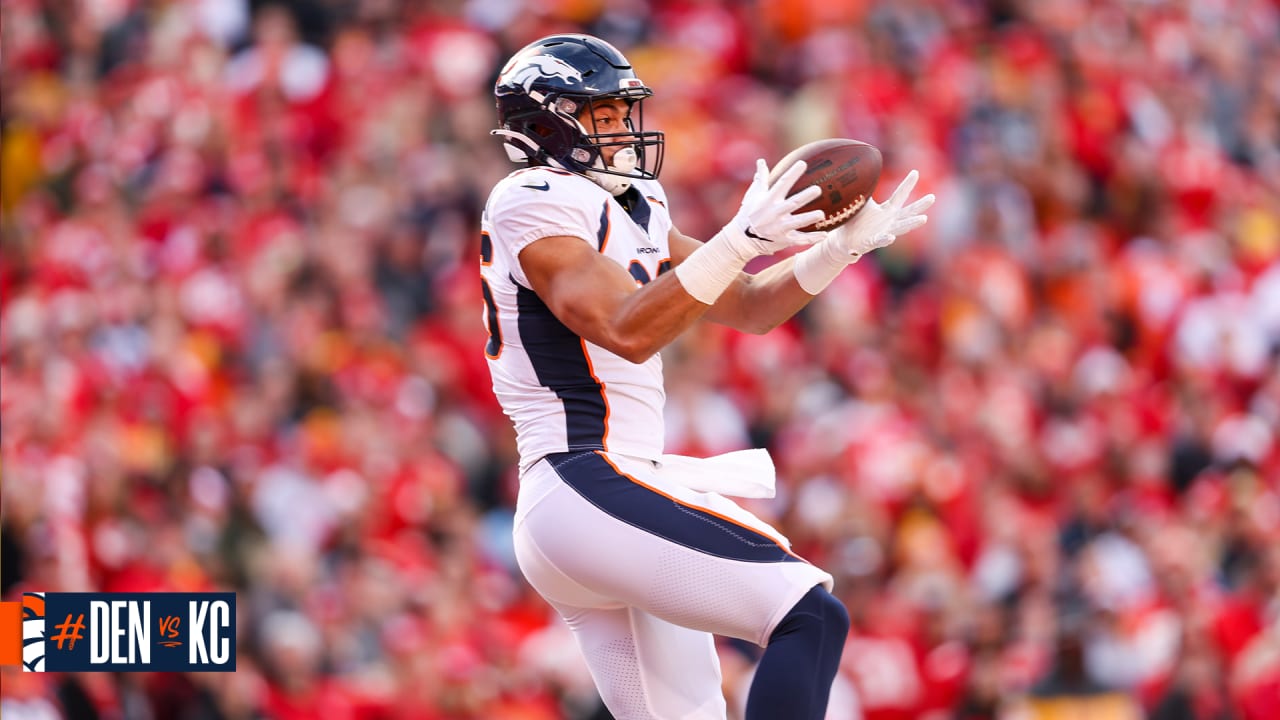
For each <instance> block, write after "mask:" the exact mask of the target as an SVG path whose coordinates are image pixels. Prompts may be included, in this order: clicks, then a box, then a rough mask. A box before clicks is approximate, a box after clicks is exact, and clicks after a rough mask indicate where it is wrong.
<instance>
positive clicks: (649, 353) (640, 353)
mask: <svg viewBox="0 0 1280 720" xmlns="http://www.w3.org/2000/svg"><path fill="white" fill-rule="evenodd" d="M661 349H662V348H661V347H660V346H659V345H658V344H656V343H653V342H647V341H643V340H631V341H627V342H620V343H618V344H617V345H616V346H615V347H613V348H610V350H611V351H612V352H613V354H614V355H617V356H618V357H620V358H622V359H623V360H626V361H627V362H631V363H635V364H636V365H640V364H641V363H643V362H645V361H646V360H648V359H649V358H651V357H653V356H654V355H655V354H657V352H658V351H659V350H661Z"/></svg>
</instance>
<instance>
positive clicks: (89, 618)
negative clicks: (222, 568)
mask: <svg viewBox="0 0 1280 720" xmlns="http://www.w3.org/2000/svg"><path fill="white" fill-rule="evenodd" d="M235 620H236V596H235V593H229V592H206V593H43V592H29V593H23V595H22V602H21V603H18V602H0V665H18V664H21V665H22V669H23V671H24V672H95V671H99V672H102V671H105V672H138V671H141V672H156V671H159V672H194V671H202V672H208V671H213V672H234V671H235V669H236V627H235V625H236V624H235ZM19 625H21V628H22V631H21V633H19V632H18V627H19ZM19 637H21V638H22V641H21V643H20V644H19V642H18V638H19Z"/></svg>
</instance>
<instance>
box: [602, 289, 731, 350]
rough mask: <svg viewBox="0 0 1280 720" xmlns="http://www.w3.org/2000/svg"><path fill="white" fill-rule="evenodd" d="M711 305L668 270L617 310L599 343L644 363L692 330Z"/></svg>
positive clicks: (631, 296)
mask: <svg viewBox="0 0 1280 720" xmlns="http://www.w3.org/2000/svg"><path fill="white" fill-rule="evenodd" d="M709 307H710V306H708V305H705V304H703V303H700V302H698V301H697V300H696V299H694V298H693V296H691V295H690V294H689V293H688V292H687V291H685V289H684V287H683V286H682V285H681V284H680V282H679V281H678V280H677V279H676V277H675V274H674V273H666V274H663V275H662V276H660V277H658V278H657V279H656V280H654V281H653V282H651V283H649V284H648V285H645V286H644V287H643V288H641V289H640V290H639V291H637V292H633V293H631V294H629V295H628V296H627V297H626V299H625V300H624V301H623V302H622V303H620V304H619V305H618V306H617V307H616V308H614V309H613V311H612V312H611V313H610V316H609V319H608V322H607V323H605V324H604V327H603V328H602V331H601V332H600V333H599V334H600V336H601V341H600V342H598V343H597V344H599V345H600V346H601V347H603V348H605V349H606V350H608V351H610V352H612V353H614V354H615V355H618V356H620V357H622V358H625V359H627V360H630V361H631V362H634V363H642V362H644V361H645V360H648V359H649V358H650V357H652V356H653V355H654V354H655V353H657V352H658V351H659V350H661V349H662V348H664V347H666V346H667V345H668V344H670V343H671V341H673V340H675V339H676V337H678V336H679V335H680V333H682V332H684V331H685V330H687V329H689V327H690V326H692V325H693V323H694V322H696V321H697V320H698V318H700V317H702V316H703V314H705V313H706V312H707V310H708V309H709Z"/></svg>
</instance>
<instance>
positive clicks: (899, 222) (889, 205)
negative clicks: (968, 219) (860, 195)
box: [827, 170, 934, 263]
mask: <svg viewBox="0 0 1280 720" xmlns="http://www.w3.org/2000/svg"><path fill="white" fill-rule="evenodd" d="M919 179H920V173H918V172H916V171H915V170H912V171H911V172H909V173H907V176H906V177H905V178H903V179H902V182H901V183H899V184H898V188H897V189H896V190H894V191H893V194H892V195H890V196H889V199H888V200H886V201H885V203H884V204H883V205H881V204H880V203H877V202H876V201H875V200H873V199H872V198H867V204H866V205H865V206H864V207H863V208H862V210H861V211H860V212H859V213H858V214H857V215H855V216H854V217H853V219H852V220H850V221H849V222H847V223H845V224H844V225H841V226H839V227H837V228H834V229H832V230H829V231H828V232H827V235H828V239H827V242H829V243H831V244H832V246H833V248H832V249H834V250H839V253H840V254H842V255H847V256H849V262H850V263H854V262H857V260H858V258H860V257H862V256H863V255H865V254H867V253H869V252H871V251H872V250H876V249H878V248H882V247H885V246H887V245H891V244H892V243H893V241H894V240H897V239H898V236H900V235H905V234H906V233H909V232H911V231H912V230H915V229H916V228H918V227H920V226H921V225H924V224H925V223H926V222H928V220H929V217H928V216H927V215H925V214H924V211H925V210H928V209H929V206H930V205H933V201H934V197H933V194H932V193H930V194H928V195H925V196H924V197H922V198H920V199H919V200H916V201H915V202H913V203H911V204H910V205H907V206H905V207H904V206H903V203H905V202H906V201H907V197H908V196H909V195H911V191H912V190H914V189H915V187H916V181H917V180H919Z"/></svg>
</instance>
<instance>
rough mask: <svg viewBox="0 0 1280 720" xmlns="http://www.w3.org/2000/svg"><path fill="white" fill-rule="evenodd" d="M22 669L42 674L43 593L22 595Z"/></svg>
mask: <svg viewBox="0 0 1280 720" xmlns="http://www.w3.org/2000/svg"><path fill="white" fill-rule="evenodd" d="M75 640H76V638H75V637H74V636H73V637H72V638H71V641H72V642H73V643H74V642H75ZM63 642H66V638H64V639H63ZM22 669H23V670H25V671H27V672H44V593H23V594H22Z"/></svg>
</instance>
